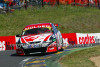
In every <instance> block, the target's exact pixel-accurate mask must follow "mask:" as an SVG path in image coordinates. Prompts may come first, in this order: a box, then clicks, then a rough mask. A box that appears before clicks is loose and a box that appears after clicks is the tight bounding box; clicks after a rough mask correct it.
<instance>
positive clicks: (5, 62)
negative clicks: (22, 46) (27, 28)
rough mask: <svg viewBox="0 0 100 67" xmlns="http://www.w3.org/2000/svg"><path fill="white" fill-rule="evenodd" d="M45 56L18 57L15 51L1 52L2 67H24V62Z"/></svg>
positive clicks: (0, 66) (0, 64)
mask: <svg viewBox="0 0 100 67" xmlns="http://www.w3.org/2000/svg"><path fill="white" fill-rule="evenodd" d="M42 56H45V54H34V55H30V56H17V55H16V51H15V50H7V51H0V67H22V64H23V62H25V61H27V60H29V59H30V58H36V57H42Z"/></svg>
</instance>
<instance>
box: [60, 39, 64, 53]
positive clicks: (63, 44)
mask: <svg viewBox="0 0 100 67" xmlns="http://www.w3.org/2000/svg"><path fill="white" fill-rule="evenodd" d="M63 46H64V44H63V39H62V47H61V50H60V51H63V50H64V49H63Z"/></svg>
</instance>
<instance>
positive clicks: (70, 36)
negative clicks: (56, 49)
mask: <svg viewBox="0 0 100 67" xmlns="http://www.w3.org/2000/svg"><path fill="white" fill-rule="evenodd" d="M62 37H63V39H64V42H68V44H69V45H74V44H77V37H76V33H62Z"/></svg>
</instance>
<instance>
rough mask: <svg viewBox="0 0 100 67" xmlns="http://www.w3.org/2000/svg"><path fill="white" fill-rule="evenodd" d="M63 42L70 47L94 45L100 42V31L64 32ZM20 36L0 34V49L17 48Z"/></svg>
mask: <svg viewBox="0 0 100 67" xmlns="http://www.w3.org/2000/svg"><path fill="white" fill-rule="evenodd" d="M62 37H63V43H64V45H67V46H69V47H79V46H80V47H84V46H93V45H96V44H98V43H100V33H62ZM18 39H19V37H16V36H0V51H5V50H16V42H18Z"/></svg>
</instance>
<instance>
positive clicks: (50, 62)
mask: <svg viewBox="0 0 100 67" xmlns="http://www.w3.org/2000/svg"><path fill="white" fill-rule="evenodd" d="M83 49H87V48H77V49H72V50H65V51H63V52H62V53H60V54H54V55H53V56H52V57H51V58H49V59H46V65H47V66H48V67H61V64H59V59H60V58H61V57H63V56H65V55H67V54H70V53H73V52H76V51H79V50H83ZM58 53H59V52H58Z"/></svg>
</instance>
